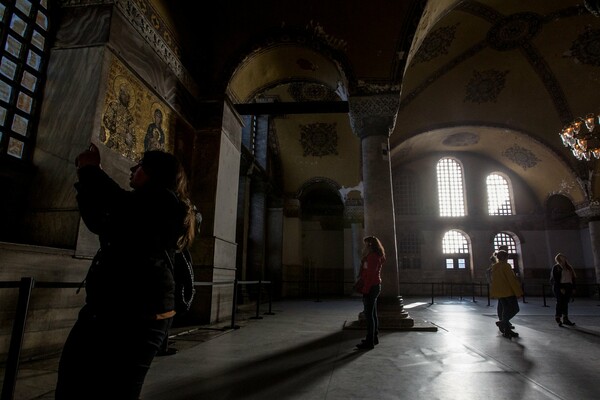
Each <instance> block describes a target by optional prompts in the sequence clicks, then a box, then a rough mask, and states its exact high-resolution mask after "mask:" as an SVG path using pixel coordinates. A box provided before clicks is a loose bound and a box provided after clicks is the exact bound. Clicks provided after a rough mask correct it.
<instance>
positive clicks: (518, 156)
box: [502, 144, 542, 170]
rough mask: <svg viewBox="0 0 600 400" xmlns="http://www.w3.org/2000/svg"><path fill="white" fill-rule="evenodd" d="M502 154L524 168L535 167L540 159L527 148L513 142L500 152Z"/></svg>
mask: <svg viewBox="0 0 600 400" xmlns="http://www.w3.org/2000/svg"><path fill="white" fill-rule="evenodd" d="M502 155H503V156H504V157H506V158H508V159H509V160H511V161H512V162H514V163H515V164H517V165H519V166H520V167H521V168H523V169H524V170H527V169H528V168H532V167H535V166H536V165H538V163H539V162H540V161H542V160H540V159H539V158H537V157H536V155H535V154H534V153H533V152H532V151H531V150H529V149H526V148H524V147H521V146H519V145H518V144H515V145H513V146H511V147H509V148H507V149H506V150H504V151H503V152H502Z"/></svg>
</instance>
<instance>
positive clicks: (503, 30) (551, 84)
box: [400, 0, 594, 124]
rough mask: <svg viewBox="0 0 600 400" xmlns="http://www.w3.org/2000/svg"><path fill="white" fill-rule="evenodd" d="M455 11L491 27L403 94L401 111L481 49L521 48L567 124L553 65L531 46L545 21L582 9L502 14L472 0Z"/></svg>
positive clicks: (569, 117)
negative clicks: (478, 19) (480, 20)
mask: <svg viewBox="0 0 600 400" xmlns="http://www.w3.org/2000/svg"><path fill="white" fill-rule="evenodd" d="M455 10H457V11H461V12H465V13H469V14H470V15H473V16H475V17H478V18H480V19H482V20H485V21H487V22H489V23H491V24H492V26H491V27H490V29H489V30H488V31H487V35H486V37H485V38H484V39H483V40H482V41H481V42H479V43H476V44H474V45H473V46H471V47H470V48H468V49H467V50H465V51H464V52H462V53H460V54H458V55H456V56H455V57H454V58H453V59H452V60H450V61H449V62H447V63H446V64H445V65H442V66H441V67H440V68H438V69H437V70H436V71H434V72H433V73H432V74H430V76H429V77H427V79H425V80H424V81H423V82H422V83H421V84H420V85H418V86H417V87H416V88H415V89H413V91H411V92H410V93H407V94H405V95H403V96H402V101H401V103H400V110H402V109H403V108H405V107H406V106H407V105H408V104H410V102H412V101H413V100H414V99H415V98H417V96H419V95H420V94H421V93H422V92H424V91H425V89H427V88H428V87H430V86H431V85H432V84H433V83H435V82H436V81H437V80H439V79H440V78H442V77H443V76H445V75H446V74H447V73H449V72H451V71H453V70H454V69H455V68H456V67H457V66H459V65H460V64H462V63H464V62H465V61H467V60H469V59H471V58H472V57H474V56H475V55H477V54H479V53H480V52H481V51H482V50H485V49H489V48H491V49H494V50H497V51H503V52H504V51H511V50H516V51H520V52H521V54H522V55H523V56H524V57H525V59H526V60H527V61H528V63H529V64H530V66H531V68H532V69H533V71H534V72H535V73H536V75H537V76H538V77H539V79H540V80H541V82H542V83H543V84H544V86H545V88H546V91H547V92H548V95H549V97H550V98H551V99H552V102H553V103H554V107H555V109H556V112H557V114H558V115H559V117H560V119H561V121H563V123H564V124H566V123H568V122H569V121H572V120H573V118H574V117H573V112H572V111H571V109H570V107H569V104H568V102H567V99H566V96H565V94H564V91H563V89H562V88H561V86H560V84H559V82H558V79H557V78H556V76H555V74H554V72H553V70H552V68H550V66H549V65H548V63H547V61H546V60H545V59H544V57H543V56H542V55H541V53H540V51H539V50H538V48H537V47H536V46H535V45H534V43H533V39H534V38H535V37H536V36H537V35H538V34H539V33H540V31H541V30H542V29H543V28H544V26H545V25H546V24H548V23H550V22H554V21H556V20H557V19H560V18H569V17H572V16H577V15H580V14H581V12H582V10H583V12H585V10H584V8H583V6H581V5H580V6H567V7H565V8H564V9H561V10H559V11H556V12H552V13H549V14H548V15H545V16H543V15H539V14H537V13H534V12H521V13H515V14H511V15H503V14H502V13H500V12H498V11H496V10H495V9H493V8H492V7H490V6H488V5H486V4H483V3H482V2H480V1H473V0H471V1H465V2H463V3H461V4H459V5H458V6H457V7H456V8H455ZM457 29H458V25H457ZM455 33H456V32H455ZM430 35H432V36H434V39H432V40H431V41H432V42H435V41H436V40H437V41H439V39H436V37H437V36H438V35H439V33H437V31H433V32H432V33H431V34H430ZM428 38H429V35H428V37H426V38H425V40H423V44H425V43H427V41H428ZM586 47H587V48H588V49H589V51H588V53H589V52H592V53H594V51H593V49H594V47H591V48H590V47H589V46H586ZM419 51H420V49H419ZM424 51H427V50H424ZM430 59H431V58H430ZM416 64H417V63H413V64H412V65H413V66H414V65H416ZM467 98H468V96H467Z"/></svg>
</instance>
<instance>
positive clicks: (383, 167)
mask: <svg viewBox="0 0 600 400" xmlns="http://www.w3.org/2000/svg"><path fill="white" fill-rule="evenodd" d="M399 100H400V96H399V94H398V93H391V94H380V95H373V96H361V97H351V98H350V99H349V104H350V122H351V125H352V130H353V131H354V133H355V134H356V135H357V136H358V137H360V139H361V146H362V180H363V185H364V191H363V196H364V234H365V236H371V235H373V236H376V237H378V238H379V239H380V240H381V242H382V244H383V246H384V248H385V251H386V259H387V261H386V263H385V265H384V267H383V269H382V273H381V275H382V281H383V284H382V292H381V296H380V298H379V306H378V312H379V319H380V326H381V328H383V329H385V328H388V329H390V328H405V327H412V326H413V325H414V321H413V319H412V318H410V317H409V315H408V313H407V312H406V311H405V310H404V307H403V302H402V297H401V296H400V293H399V285H398V281H399V280H398V254H397V249H396V224H395V217H394V202H393V195H392V193H393V192H392V174H391V163H390V154H389V153H390V151H389V135H390V133H391V132H392V130H393V128H394V124H395V122H396V113H397V111H398V104H399Z"/></svg>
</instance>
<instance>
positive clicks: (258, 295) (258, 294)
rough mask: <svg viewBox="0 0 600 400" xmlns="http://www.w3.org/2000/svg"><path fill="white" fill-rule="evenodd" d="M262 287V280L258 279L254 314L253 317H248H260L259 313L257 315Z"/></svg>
mask: <svg viewBox="0 0 600 400" xmlns="http://www.w3.org/2000/svg"><path fill="white" fill-rule="evenodd" d="M261 287H262V281H261V280H260V279H259V280H258V290H257V293H256V315H255V316H254V317H250V319H262V317H261V316H260V315H258V314H259V313H260V289H261Z"/></svg>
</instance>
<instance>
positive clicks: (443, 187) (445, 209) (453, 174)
mask: <svg viewBox="0 0 600 400" xmlns="http://www.w3.org/2000/svg"><path fill="white" fill-rule="evenodd" d="M437 181H438V196H439V202H440V216H441V217H464V216H465V195H464V188H463V172H462V166H461V165H460V164H459V163H458V161H456V160H454V159H452V158H442V159H441V160H440V161H438V163H437Z"/></svg>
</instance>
